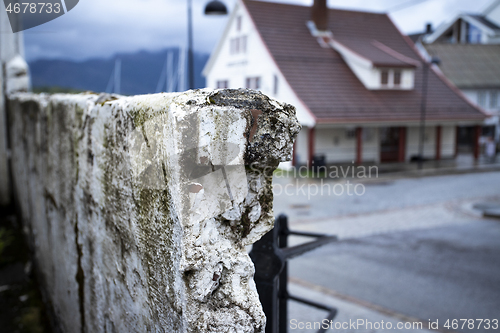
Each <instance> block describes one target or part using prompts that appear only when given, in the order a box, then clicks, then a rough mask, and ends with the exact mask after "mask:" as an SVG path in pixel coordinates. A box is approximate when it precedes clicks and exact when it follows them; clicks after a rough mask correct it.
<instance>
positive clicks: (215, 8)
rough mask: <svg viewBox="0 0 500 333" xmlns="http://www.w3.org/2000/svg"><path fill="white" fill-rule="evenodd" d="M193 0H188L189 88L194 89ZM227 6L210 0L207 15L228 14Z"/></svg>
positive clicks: (206, 7) (206, 10)
mask: <svg viewBox="0 0 500 333" xmlns="http://www.w3.org/2000/svg"><path fill="white" fill-rule="evenodd" d="M192 2H193V1H192V0H188V67H189V89H194V55H193V10H192ZM226 14H227V8H226V6H225V5H224V4H223V3H222V2H220V1H217V0H213V1H210V2H209V3H208V4H207V5H206V6H205V15H226Z"/></svg>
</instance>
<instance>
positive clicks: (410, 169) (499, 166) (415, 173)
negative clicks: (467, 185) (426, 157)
mask: <svg viewBox="0 0 500 333" xmlns="http://www.w3.org/2000/svg"><path fill="white" fill-rule="evenodd" d="M378 169H379V174H380V175H381V178H389V177H390V178H394V177H395V178H397V177H426V176H434V175H449V174H461V173H468V172H490V171H500V157H499V156H497V157H496V159H495V161H493V162H491V161H488V160H487V159H486V157H484V156H480V157H479V159H478V160H477V161H475V160H474V157H473V156H472V155H471V154H459V155H458V156H457V157H456V158H455V159H451V160H446V159H445V160H440V161H425V162H424V163H423V165H422V169H419V168H418V163H417V162H410V163H388V164H379V165H378Z"/></svg>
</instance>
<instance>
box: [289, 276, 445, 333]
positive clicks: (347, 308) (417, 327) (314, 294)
mask: <svg viewBox="0 0 500 333" xmlns="http://www.w3.org/2000/svg"><path fill="white" fill-rule="evenodd" d="M288 289H289V292H290V294H292V295H295V296H299V297H302V298H306V299H311V300H314V301H315V302H319V303H322V304H325V305H329V306H332V307H335V308H336V309H337V310H338V312H337V315H336V317H335V318H334V321H333V324H332V323H330V326H329V327H328V329H327V330H326V332H342V333H348V332H349V333H365V332H369V333H382V332H407V333H416V332H422V333H427V332H431V330H428V329H427V328H428V322H423V321H422V322H421V321H420V320H419V319H417V318H411V317H408V316H404V315H401V314H398V313H395V312H392V311H390V310H387V309H384V308H382V307H380V306H377V305H374V304H367V303H366V302H363V301H359V300H355V299H353V298H351V297H347V298H346V297H343V296H342V295H338V294H337V293H336V292H335V291H333V290H329V289H327V288H324V287H320V286H315V285H312V284H310V283H307V282H305V281H302V280H299V279H296V278H291V279H290V283H289V285H288ZM326 315H327V313H326V312H325V311H321V310H318V309H315V308H312V307H310V306H307V305H303V304H300V303H297V302H294V301H289V302H288V323H289V326H288V332H290V333H292V332H293V333H306V332H307V333H313V332H314V333H315V332H317V328H318V325H320V323H321V324H323V322H322V321H323V320H324V319H325V317H326ZM315 323H316V325H317V326H316V329H311V328H308V326H309V327H314V324H315ZM331 325H333V328H332V327H331ZM335 325H337V327H335ZM398 325H399V327H403V329H397V327H398ZM405 325H406V326H405ZM342 326H343V327H342ZM405 327H406V328H405ZM325 328H326V326H325ZM377 328H378V329H377ZM432 331H433V332H442V331H441V330H432Z"/></svg>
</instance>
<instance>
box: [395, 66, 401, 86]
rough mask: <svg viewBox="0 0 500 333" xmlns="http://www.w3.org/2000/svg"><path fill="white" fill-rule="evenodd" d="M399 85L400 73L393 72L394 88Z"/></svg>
mask: <svg viewBox="0 0 500 333" xmlns="http://www.w3.org/2000/svg"><path fill="white" fill-rule="evenodd" d="M400 85H401V71H399V70H397V71H394V86H400Z"/></svg>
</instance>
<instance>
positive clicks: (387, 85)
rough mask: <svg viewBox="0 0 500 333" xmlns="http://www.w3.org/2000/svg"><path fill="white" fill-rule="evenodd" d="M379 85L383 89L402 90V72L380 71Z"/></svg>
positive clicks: (394, 70)
mask: <svg viewBox="0 0 500 333" xmlns="http://www.w3.org/2000/svg"><path fill="white" fill-rule="evenodd" d="M380 85H381V88H383V89H391V88H393V89H394V88H395V89H400V88H402V87H401V85H402V71H401V70H400V69H382V70H380Z"/></svg>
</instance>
